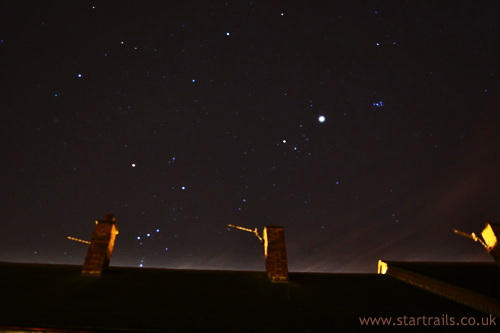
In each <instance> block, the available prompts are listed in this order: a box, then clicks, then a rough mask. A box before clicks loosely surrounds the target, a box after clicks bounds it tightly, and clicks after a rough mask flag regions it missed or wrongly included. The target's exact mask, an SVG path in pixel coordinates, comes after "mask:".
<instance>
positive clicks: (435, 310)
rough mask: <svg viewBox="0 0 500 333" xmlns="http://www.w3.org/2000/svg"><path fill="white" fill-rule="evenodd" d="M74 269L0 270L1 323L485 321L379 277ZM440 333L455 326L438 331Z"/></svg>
mask: <svg viewBox="0 0 500 333" xmlns="http://www.w3.org/2000/svg"><path fill="white" fill-rule="evenodd" d="M81 269H82V268H81V267H80V266H60V265H38V264H16V263H0V295H2V297H0V326H24V327H46V328H72V329H92V330H97V331H113V330H152V331H153V330H154V331H162V332H168V331H209V330H216V331H231V332H234V331H240V332H246V331H262V332H281V331H307V332H317V331H328V332H330V331H335V330H338V331H354V330H356V331H357V330H359V331H363V332H366V331H369V332H373V331H386V330H384V328H387V327H382V326H364V327H362V326H361V325H360V320H359V317H368V316H371V317H381V316H383V317H392V318H393V321H396V317H402V316H407V317H410V316H414V317H421V316H426V317H430V316H432V317H439V318H442V316H443V315H448V316H449V317H450V316H453V317H456V318H461V317H463V316H467V317H471V316H474V317H475V318H477V320H481V319H480V318H481V317H487V315H484V314H482V313H479V312H477V311H475V310H472V309H469V308H467V307H464V306H462V305H460V304H457V303H455V302H452V301H449V300H447V299H444V298H441V297H439V296H436V295H433V294H431V293H428V292H426V291H423V290H420V289H418V288H415V287H412V286H410V285H407V284H405V283H403V282H400V281H398V280H395V279H392V278H390V277H387V276H384V275H377V274H315V273H290V283H288V284H273V283H270V282H269V280H268V278H267V275H266V274H265V273H264V272H243V271H198V270H172V269H146V268H129V267H112V268H110V270H109V271H108V273H107V274H105V275H103V276H101V277H82V276H80V273H81ZM498 324H499V325H500V323H498ZM395 328H397V331H398V332H401V331H411V332H415V330H417V331H418V330H422V329H427V328H429V327H422V326H420V327H414V326H396V327H395ZM475 328H476V329H475V330H474V331H475V332H481V331H497V330H498V327H495V328H492V327H475ZM439 331H446V332H456V331H457V329H456V327H451V326H441V327H440V330H439Z"/></svg>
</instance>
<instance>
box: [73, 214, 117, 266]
mask: <svg viewBox="0 0 500 333" xmlns="http://www.w3.org/2000/svg"><path fill="white" fill-rule="evenodd" d="M95 224H96V226H95V229H94V233H93V234H92V240H91V241H90V246H89V250H88V252H87V257H86V258H85V263H84V264H83V270H82V276H101V274H102V273H103V272H105V271H106V270H107V269H108V267H109V261H110V260H111V255H112V254H113V247H114V245H115V238H116V235H117V234H118V228H117V226H116V221H115V216H114V215H113V214H106V216H104V220H97V221H95Z"/></svg>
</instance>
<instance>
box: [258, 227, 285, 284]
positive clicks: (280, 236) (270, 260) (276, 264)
mask: <svg viewBox="0 0 500 333" xmlns="http://www.w3.org/2000/svg"><path fill="white" fill-rule="evenodd" d="M263 238H264V252H265V255H266V272H267V275H268V276H269V279H270V280H271V282H285V283H286V282H288V261H287V258H286V245H285V229H284V228H283V227H280V226H277V225H274V224H271V225H268V226H265V227H264V235H263Z"/></svg>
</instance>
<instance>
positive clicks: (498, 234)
mask: <svg viewBox="0 0 500 333" xmlns="http://www.w3.org/2000/svg"><path fill="white" fill-rule="evenodd" d="M481 236H483V239H484V242H485V243H486V245H487V250H488V253H489V254H490V255H491V256H492V257H493V258H494V259H495V262H496V263H497V264H498V265H500V244H498V243H499V241H500V224H498V223H494V224H492V223H486V227H485V228H484V229H483V231H481Z"/></svg>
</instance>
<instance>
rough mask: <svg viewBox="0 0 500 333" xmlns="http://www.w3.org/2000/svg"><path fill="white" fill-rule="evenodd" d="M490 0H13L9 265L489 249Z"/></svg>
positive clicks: (235, 264) (182, 263) (493, 22)
mask: <svg viewBox="0 0 500 333" xmlns="http://www.w3.org/2000/svg"><path fill="white" fill-rule="evenodd" d="M499 10H500V7H499V5H498V3H497V2H494V1H484V2H480V3H476V2H470V1H458V2H456V1H454V2H449V3H447V2H440V3H439V4H436V3H434V2H432V1H408V2H405V3H400V4H398V5H397V6H395V5H394V4H393V3H389V2H385V1H374V2H369V3H365V2H335V3H309V2H305V1H304V2H298V1H297V2H272V3H268V2H264V1H227V2H223V1H216V2H193V1H169V2H165V3H162V4H157V3H154V4H153V3H145V4H142V3H136V2H118V3H102V4H101V3H92V2H81V3H78V4H73V3H71V4H62V3H55V2H54V3H52V2H44V3H31V4H21V3H10V4H7V5H4V6H3V8H2V11H1V15H2V17H1V18H0V19H1V20H2V22H4V26H5V27H6V29H4V30H3V31H2V32H0V54H2V58H3V59H4V62H3V63H4V66H3V67H4V68H2V69H1V71H2V73H1V74H0V75H1V77H2V78H3V81H4V89H3V92H2V100H1V102H2V104H1V105H2V107H1V109H2V112H3V119H4V121H3V122H2V128H1V129H2V130H1V133H2V134H1V135H2V140H3V148H4V149H3V156H4V163H2V166H1V170H2V175H3V177H2V201H1V202H2V209H1V220H2V226H3V232H2V233H0V260H1V261H19V262H52V263H62V264H75V265H80V264H82V263H83V260H84V258H85V254H86V246H85V245H83V244H79V243H76V242H71V241H68V240H66V236H73V237H77V238H81V239H85V240H89V239H90V237H91V235H92V232H93V228H94V223H93V221H94V220H95V219H100V218H102V217H103V216H104V215H105V214H106V213H113V214H115V215H116V220H117V224H118V229H119V232H120V234H119V235H118V237H117V240H116V246H115V250H114V254H113V258H112V263H111V264H112V265H121V266H135V267H170V268H195V269H230V270H237V269H244V270H264V253H263V252H264V251H263V248H262V246H261V245H260V243H259V242H258V241H256V239H255V237H252V235H248V234H247V233H245V232H242V231H239V230H235V229H231V228H228V227H227V224H228V223H231V224H236V225H241V226H244V227H248V228H252V229H253V228H255V227H257V228H258V229H259V231H262V229H263V227H264V226H265V225H269V224H278V225H282V226H284V227H285V235H286V241H287V252H288V260H289V269H290V270H291V271H323V272H375V269H376V265H377V261H378V260H379V259H388V260H390V259H392V260H432V261H456V260H470V261H489V260H490V258H489V256H488V255H487V254H486V253H485V251H484V249H482V248H481V247H479V246H477V244H474V243H473V242H467V240H464V239H462V238H459V237H457V236H455V235H454V234H453V232H452V228H453V227H455V228H457V229H460V230H465V231H470V232H473V231H475V232H477V231H480V230H481V229H482V228H483V226H484V223H486V222H488V221H498V218H499V216H500V209H499V208H498V207H500V206H499V205H498V203H499V200H500V197H499V195H498V193H497V188H498V185H499V184H500V176H498V167H499V166H500V165H499V158H498V157H497V156H498V154H497V152H498V149H499V148H500V145H499V144H500V135H499V133H500V132H499V124H500V122H499V121H500V116H499V113H498V110H499V108H500V98H499V94H500V80H499V78H500V65H499V62H498V59H499V54H498V50H499V49H500V47H499V45H498V35H499V33H500V28H499V23H498V22H500V21H499V20H498V15H499V14H500V13H499Z"/></svg>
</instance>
